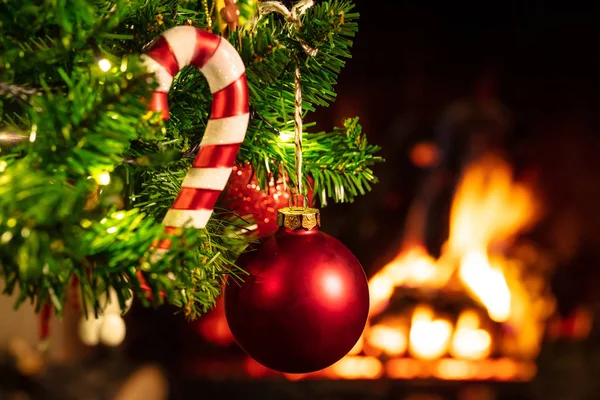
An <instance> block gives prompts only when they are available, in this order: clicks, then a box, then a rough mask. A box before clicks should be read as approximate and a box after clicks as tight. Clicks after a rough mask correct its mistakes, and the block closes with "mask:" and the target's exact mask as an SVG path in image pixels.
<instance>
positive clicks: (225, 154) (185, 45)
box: [142, 26, 249, 253]
mask: <svg viewBox="0 0 600 400" xmlns="http://www.w3.org/2000/svg"><path fill="white" fill-rule="evenodd" d="M142 58H143V61H144V63H145V65H146V66H147V68H148V70H149V71H151V72H154V73H155V74H156V78H157V81H158V88H157V89H156V91H155V92H154V93H153V94H152V100H151V102H150V109H151V110H154V111H160V112H162V116H163V119H168V118H169V108H168V105H167V93H168V92H169V89H170V88H171V83H172V82H173V77H174V76H175V74H177V72H178V71H179V70H180V69H181V68H183V67H185V66H187V65H194V66H196V67H197V68H198V69H200V71H202V73H203V74H204V76H205V77H206V80H207V81H208V85H209V87H210V92H211V93H212V97H213V101H212V110H211V114H210V119H209V121H208V125H207V127H206V132H205V133H204V137H203V138H202V142H201V143H200V150H199V151H198V154H197V155H196V158H195V159H194V163H193V164H192V167H191V168H190V170H189V171H188V173H187V175H186V176H185V179H184V180H183V184H182V188H181V191H180V192H179V195H178V196H177V199H176V200H175V202H174V203H173V205H172V206H171V208H170V209H169V211H168V212H167V214H166V215H165V218H164V220H163V225H165V226H166V230H167V232H174V231H175V230H176V229H177V228H180V227H194V228H198V229H202V228H204V227H205V226H206V223H207V222H208V219H209V218H210V216H211V214H212V212H213V208H214V205H215V203H216V201H217V198H218V197H219V194H220V193H221V192H222V191H223V189H224V188H225V185H226V183H227V180H228V179H229V175H230V174H231V170H232V168H233V164H234V162H235V159H236V156H237V153H238V150H239V148H240V145H241V144H242V142H243V140H244V136H245V135H246V129H247V127H248V120H249V113H248V86H247V83H246V74H245V67H244V63H243V62H242V59H241V58H240V56H239V54H238V52H237V50H236V49H235V48H234V47H233V46H232V45H231V44H230V43H229V42H228V41H227V40H225V39H223V38H222V37H220V36H217V35H214V34H212V33H209V32H206V31H203V30H202V29H198V28H194V27H191V26H179V27H175V28H172V29H169V30H168V31H166V32H164V33H163V34H162V35H161V36H159V37H158V38H157V39H156V40H155V41H154V42H153V43H152V45H151V46H150V48H149V49H148V51H146V53H145V54H144V55H142ZM170 245H171V243H170V241H168V240H165V241H162V242H161V243H159V244H158V246H157V247H158V248H157V253H162V252H164V251H166V250H167V249H168V248H169V247H170Z"/></svg>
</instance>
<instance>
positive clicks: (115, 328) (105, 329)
mask: <svg viewBox="0 0 600 400" xmlns="http://www.w3.org/2000/svg"><path fill="white" fill-rule="evenodd" d="M125 333H126V328H125V321H124V320H123V318H121V316H120V315H115V314H108V315H104V319H103V321H102V325H101V326H100V341H101V342H102V343H104V344H105V345H107V346H113V347H114V346H118V345H120V344H121V343H123V340H125Z"/></svg>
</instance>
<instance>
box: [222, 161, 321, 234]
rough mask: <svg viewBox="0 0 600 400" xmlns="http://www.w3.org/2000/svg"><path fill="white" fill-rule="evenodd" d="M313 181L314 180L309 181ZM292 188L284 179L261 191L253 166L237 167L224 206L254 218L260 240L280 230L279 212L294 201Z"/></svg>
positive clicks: (270, 183) (309, 200)
mask: <svg viewBox="0 0 600 400" xmlns="http://www.w3.org/2000/svg"><path fill="white" fill-rule="evenodd" d="M309 181H310V179H309ZM290 196H291V194H290V188H289V187H288V186H287V185H284V183H283V179H281V178H280V179H278V180H277V181H276V180H275V179H273V178H271V180H270V181H269V187H268V190H267V191H265V190H263V189H261V188H260V185H259V184H258V181H257V180H256V178H255V176H254V171H253V170H252V166H250V165H249V164H245V165H243V166H237V165H236V166H234V167H233V171H232V172H231V177H230V178H229V183H228V185H227V188H226V189H225V197H224V206H225V207H226V208H228V209H230V210H233V211H235V212H236V213H238V214H239V215H241V216H243V217H244V216H251V217H253V219H254V221H255V223H256V226H257V228H256V233H257V235H258V236H259V237H262V236H265V235H269V234H271V233H273V232H275V231H276V230H277V222H276V220H277V210H278V209H280V208H283V207H287V206H288V203H289V201H290ZM307 197H308V204H309V206H310V204H311V203H312V197H313V196H312V192H311V191H309V193H308V196H307Z"/></svg>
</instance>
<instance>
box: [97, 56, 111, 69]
mask: <svg viewBox="0 0 600 400" xmlns="http://www.w3.org/2000/svg"><path fill="white" fill-rule="evenodd" d="M98 66H99V67H100V69H101V70H102V71H104V72H108V70H109V69H110V67H112V65H111V64H110V61H108V60H107V59H106V58H103V59H102V60H100V61H98Z"/></svg>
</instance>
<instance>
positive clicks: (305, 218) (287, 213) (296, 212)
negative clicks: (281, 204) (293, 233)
mask: <svg viewBox="0 0 600 400" xmlns="http://www.w3.org/2000/svg"><path fill="white" fill-rule="evenodd" d="M277 226H280V227H281V226H283V227H286V228H288V229H291V230H296V229H298V228H304V229H307V230H311V229H313V228H315V227H317V226H321V214H320V212H319V210H318V209H317V208H309V207H285V208H280V209H279V210H277Z"/></svg>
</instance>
